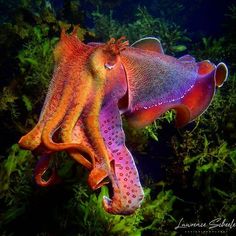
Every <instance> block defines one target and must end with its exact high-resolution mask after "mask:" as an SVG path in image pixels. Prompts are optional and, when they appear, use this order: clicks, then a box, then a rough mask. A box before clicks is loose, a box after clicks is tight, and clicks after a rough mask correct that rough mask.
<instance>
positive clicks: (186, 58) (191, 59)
mask: <svg viewBox="0 0 236 236" xmlns="http://www.w3.org/2000/svg"><path fill="white" fill-rule="evenodd" d="M178 60H179V61H181V62H191V63H192V62H195V61H196V60H195V58H194V57H193V56H191V55H189V54H187V55H184V56H182V57H180V58H179V59H178Z"/></svg>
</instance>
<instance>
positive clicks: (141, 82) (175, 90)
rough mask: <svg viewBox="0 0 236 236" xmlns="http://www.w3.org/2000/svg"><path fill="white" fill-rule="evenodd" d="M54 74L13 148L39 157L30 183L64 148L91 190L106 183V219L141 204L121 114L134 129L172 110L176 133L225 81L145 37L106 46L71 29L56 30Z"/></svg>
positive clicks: (220, 68) (222, 74) (221, 68)
mask: <svg viewBox="0 0 236 236" xmlns="http://www.w3.org/2000/svg"><path fill="white" fill-rule="evenodd" d="M54 58H55V69H54V73H53V78H52V81H51V84H50V86H49V90H48V93H47V96H46V100H45V103H44V106H43V108H42V111H41V114H40V117H39V121H38V123H37V124H36V126H35V127H34V128H33V129H32V130H31V131H30V132H29V133H27V134H26V135H24V136H23V137H22V138H21V139H20V141H19V145H20V146H21V147H22V148H24V149H29V150H32V151H37V153H38V154H39V155H40V159H39V161H38V164H37V166H36V169H35V180H36V182H37V183H38V184H39V185H42V186H48V185H50V184H53V183H54V182H56V181H57V174H56V170H55V169H53V170H52V172H51V176H50V177H49V178H48V179H47V180H45V179H44V178H43V175H44V173H45V172H46V171H47V169H48V168H49V166H50V159H51V156H52V155H51V154H52V153H55V152H59V151H64V150H66V151H67V152H68V154H69V155H70V156H71V157H72V158H73V159H74V160H75V161H77V162H78V163H80V164H82V165H83V166H84V167H86V168H87V169H88V171H89V176H88V184H89V185H90V187H91V188H92V189H93V190H95V189H98V188H100V187H101V186H103V185H105V184H108V183H109V182H110V183H111V185H112V189H113V191H112V192H113V194H112V196H111V197H106V196H104V198H103V206H104V208H105V210H106V211H107V212H109V213H112V214H123V215H127V214H131V213H133V212H134V211H135V210H136V209H137V208H139V207H140V204H141V202H142V200H143V198H144V193H143V189H142V186H141V184H140V179H139V174H138V171H137V168H136V165H135V162H134V160H133V157H132V154H131V153H130V152H129V150H128V149H127V147H126V145H125V133H124V131H123V128H122V119H121V115H122V114H123V116H124V117H125V118H126V119H127V120H128V122H129V124H130V125H132V126H134V127H144V126H146V125H148V124H150V123H152V122H153V121H154V120H156V119H157V118H158V117H160V116H161V115H162V114H163V113H164V112H166V111H167V110H170V109H174V110H175V111H176V126H177V127H182V126H184V125H185V124H187V123H189V122H191V121H192V120H194V119H195V118H196V117H197V116H199V115H200V114H202V113H203V112H204V111H205V110H206V109H207V107H208V106H209V104H210V102H211V100H212V98H213V96H214V94H215V91H216V87H220V86H222V84H223V82H224V81H225V80H226V78H227V74H228V71H227V67H226V65H225V64H224V63H222V62H221V63H219V64H218V65H217V66H216V65H214V64H213V63H211V62H210V61H208V60H206V61H202V62H198V63H197V62H196V61H195V59H194V58H193V57H192V56H190V55H185V56H183V57H180V58H178V59H177V58H174V57H172V56H168V55H165V54H164V51H163V49H162V46H161V43H160V41H159V40H158V39H157V38H153V37H148V38H143V39H141V40H139V41H137V42H135V43H134V44H132V45H131V46H129V43H128V41H125V39H124V37H122V38H120V39H118V40H115V39H113V38H112V39H110V40H109V41H108V42H107V43H88V44H84V43H83V42H81V41H80V40H79V39H78V38H77V31H76V30H74V31H73V32H72V33H71V34H67V33H66V32H65V30H62V33H61V37H60V41H59V43H58V44H57V46H56V48H55V50H54Z"/></svg>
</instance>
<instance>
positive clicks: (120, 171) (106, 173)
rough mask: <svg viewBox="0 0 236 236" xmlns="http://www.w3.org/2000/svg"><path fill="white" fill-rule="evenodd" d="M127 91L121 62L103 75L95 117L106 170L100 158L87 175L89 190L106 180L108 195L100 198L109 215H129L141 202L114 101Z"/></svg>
mask: <svg viewBox="0 0 236 236" xmlns="http://www.w3.org/2000/svg"><path fill="white" fill-rule="evenodd" d="M126 92H127V81H126V74H125V71H124V68H123V65H122V64H121V62H117V64H116V65H115V67H114V68H112V69H110V71H109V72H108V73H107V84H106V93H105V94H106V96H105V97H104V98H105V99H104V101H103V105H102V109H101V112H100V116H99V124H100V131H101V134H102V137H103V139H104V142H105V144H106V147H107V150H108V153H109V156H110V165H109V166H110V168H109V169H108V168H107V167H106V165H105V163H104V160H103V159H101V160H100V161H97V162H96V163H95V166H94V169H93V170H92V171H91V173H90V175H89V179H88V181H89V184H90V186H91V187H92V188H93V189H97V188H99V187H101V186H102V185H103V184H105V183H106V182H104V181H103V179H104V178H105V177H108V178H109V180H110V182H111V185H112V190H113V191H112V192H113V194H112V193H111V194H112V196H110V198H108V197H104V198H103V206H104V208H105V210H106V211H107V212H109V213H112V214H122V215H127V214H131V213H133V212H134V211H135V210H136V209H137V208H138V207H140V204H141V202H142V200H143V196H144V194H143V189H142V186H141V183H140V180H139V174H138V171H137V168H136V165H135V162H134V160H133V157H132V155H131V153H130V152H129V150H128V149H127V147H126V145H125V134H124V131H123V127H122V119H121V115H120V111H119V108H118V101H119V100H120V99H121V98H122V97H123V96H124V95H125V93H126Z"/></svg>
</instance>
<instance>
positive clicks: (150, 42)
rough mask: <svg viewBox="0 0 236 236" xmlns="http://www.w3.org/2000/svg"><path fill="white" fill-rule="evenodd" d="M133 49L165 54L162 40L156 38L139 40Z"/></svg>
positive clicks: (133, 45)
mask: <svg viewBox="0 0 236 236" xmlns="http://www.w3.org/2000/svg"><path fill="white" fill-rule="evenodd" d="M131 47H135V48H139V49H143V50H148V51H154V52H159V53H162V54H164V50H163V48H162V46H161V42H160V40H159V39H157V38H154V37H146V38H142V39H139V40H138V41H136V42H134V43H133V44H132V45H131Z"/></svg>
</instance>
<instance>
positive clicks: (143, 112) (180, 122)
mask: <svg viewBox="0 0 236 236" xmlns="http://www.w3.org/2000/svg"><path fill="white" fill-rule="evenodd" d="M186 59H187V57H186ZM197 68H198V70H197V79H196V81H195V83H194V84H193V86H192V87H191V88H190V89H189V90H188V91H187V92H185V93H184V94H183V95H182V96H181V97H180V98H179V99H176V100H175V101H170V102H166V103H163V104H161V105H157V106H151V107H141V108H139V109H137V110H135V111H132V112H129V113H127V114H126V117H127V119H128V121H129V124H131V125H132V126H134V127H138V128H139V127H144V126H146V125H148V124H150V123H152V122H153V121H154V120H156V119H157V118H158V117H160V116H161V115H162V114H163V113H165V112H166V111H168V110H170V109H174V110H175V111H176V113H177V114H176V126H177V127H182V126H184V125H186V124H187V123H189V122H191V121H192V120H194V119H195V118H196V117H197V116H199V115H201V114H202V113H203V112H204V111H205V110H206V109H207V108H208V106H209V105H210V103H211V101H212V98H213V96H214V94H215V91H216V87H220V86H222V84H223V83H224V81H225V80H226V79H227V76H228V69H227V67H226V65H225V64H224V63H222V62H221V63H219V64H218V65H217V66H215V65H214V64H213V63H211V62H210V61H202V62H199V63H197ZM157 84H158V81H157Z"/></svg>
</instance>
